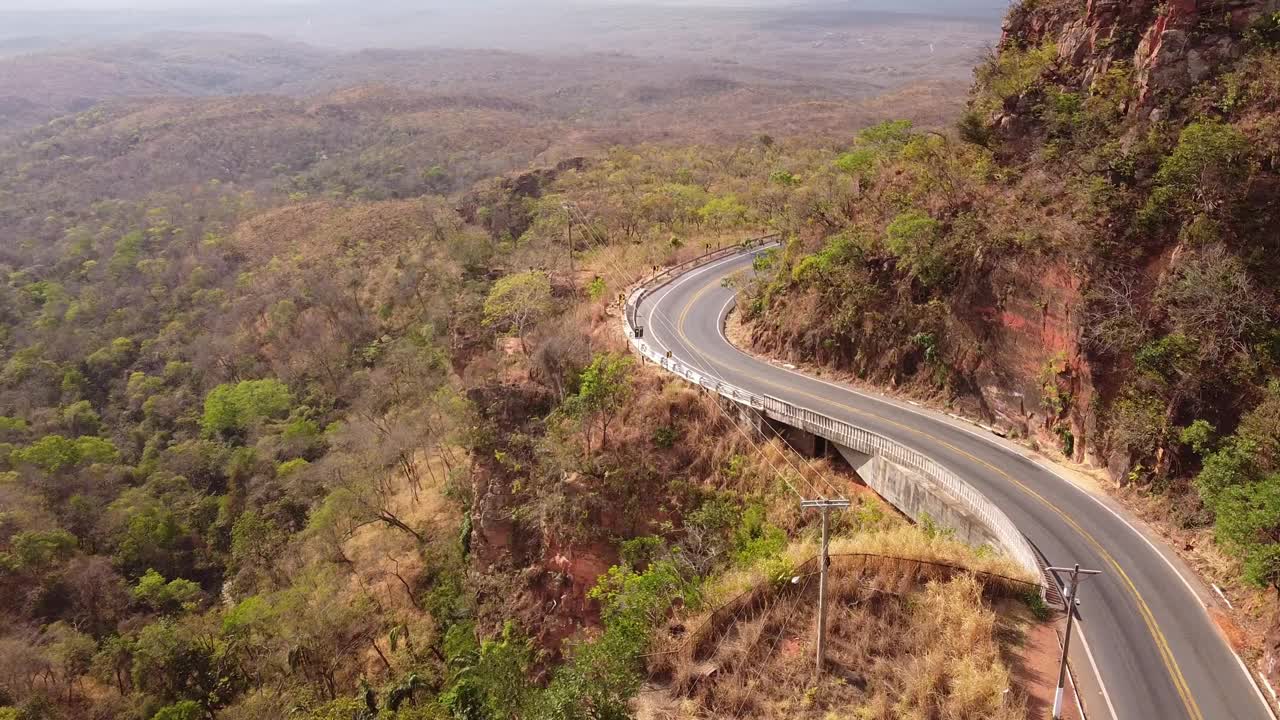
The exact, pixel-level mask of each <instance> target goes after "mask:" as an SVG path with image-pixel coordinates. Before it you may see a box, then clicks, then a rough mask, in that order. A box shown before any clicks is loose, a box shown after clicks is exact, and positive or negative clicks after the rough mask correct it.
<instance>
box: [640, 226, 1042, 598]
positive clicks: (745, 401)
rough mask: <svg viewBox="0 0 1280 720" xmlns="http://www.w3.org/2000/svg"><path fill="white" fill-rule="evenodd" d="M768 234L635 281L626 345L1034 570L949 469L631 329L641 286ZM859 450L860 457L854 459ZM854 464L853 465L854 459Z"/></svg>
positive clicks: (914, 512) (1019, 543)
mask: <svg viewBox="0 0 1280 720" xmlns="http://www.w3.org/2000/svg"><path fill="white" fill-rule="evenodd" d="M774 241H775V239H774V238H759V239H756V240H750V241H747V242H746V243H743V244H742V245H740V246H734V247H731V248H723V249H720V250H716V251H714V252H711V253H708V254H706V255H703V256H701V257H698V258H694V259H693V260H689V261H686V262H684V263H681V264H680V265H678V266H676V267H673V268H667V269H666V270H662V271H661V272H658V273H656V274H655V275H654V276H652V277H650V278H649V279H647V280H645V281H644V282H642V283H641V284H640V285H639V287H637V288H636V289H635V290H634V291H633V292H632V293H631V295H630V296H629V297H628V298H627V300H626V305H625V308H624V312H623V318H624V319H623V323H624V330H625V332H626V334H627V338H628V339H629V340H630V343H631V347H632V349H633V350H634V351H635V352H636V353H638V354H639V355H640V356H642V357H644V358H646V359H647V360H650V361H652V362H653V363H655V364H657V365H658V366H660V367H662V368H663V369H665V370H667V371H668V372H671V373H673V374H675V375H678V376H680V377H682V378H684V379H685V380H687V381H689V382H691V383H693V384H694V385H697V386H699V387H702V388H705V389H706V390H708V391H710V392H714V393H716V394H717V395H719V396H721V397H723V398H725V399H728V400H731V401H733V402H734V403H737V404H738V405H740V406H742V407H744V408H749V409H750V410H753V411H755V412H756V413H759V414H760V415H761V416H763V417H767V418H769V419H771V420H774V421H777V422H781V423H785V424H787V425H790V426H791V427H794V428H798V429H801V430H804V431H806V432H809V433H812V434H814V435H817V436H819V437H823V438H826V439H827V440H829V441H831V442H834V443H835V444H836V445H837V446H838V447H839V448H840V449H841V452H842V453H845V454H846V457H848V458H850V462H851V464H854V467H855V468H859V475H861V477H862V478H863V480H864V481H865V482H866V483H867V485H869V486H870V487H871V488H872V489H874V490H875V491H876V492H877V493H879V494H880V496H881V497H883V498H884V499H885V500H886V501H888V502H890V503H891V504H893V506H894V507H896V508H898V509H899V510H901V511H902V512H903V513H905V514H907V515H908V516H910V517H912V518H915V519H916V520H917V521H919V520H922V519H923V518H924V516H925V515H928V516H929V518H930V519H931V520H932V521H933V522H934V523H936V524H937V525H939V526H941V527H945V528H949V529H951V530H952V531H954V532H955V535H956V537H957V538H958V539H961V540H964V541H966V542H969V543H970V544H972V545H975V546H979V545H984V544H985V545H990V546H991V547H993V548H997V549H999V550H1000V551H1001V552H1003V553H1005V554H1006V555H1008V556H1009V557H1011V558H1013V559H1014V560H1015V561H1017V562H1018V564H1019V565H1021V566H1022V567H1023V568H1024V569H1026V570H1027V572H1028V573H1030V574H1031V575H1032V576H1033V577H1037V578H1039V577H1042V573H1041V570H1040V565H1039V563H1038V561H1037V559H1036V555H1035V552H1034V550H1032V548H1031V544H1030V543H1029V542H1027V539H1026V538H1025V537H1024V536H1023V535H1022V533H1021V532H1020V531H1019V530H1018V528H1017V526H1015V525H1014V524H1013V521H1012V520H1010V519H1009V517H1008V516H1007V515H1005V514H1004V512H1003V511H1001V510H1000V508H998V507H997V506H996V505H995V503H992V502H991V501H990V500H989V499H987V497H986V496H984V495H983V494H982V493H980V492H978V491H977V490H976V489H975V488H974V487H973V486H972V485H970V484H969V483H967V482H965V481H964V480H963V479H961V478H960V477H959V476H958V475H956V474H955V473H954V472H952V471H950V470H949V469H947V468H946V467H943V466H942V465H941V464H939V463H937V462H936V461H934V460H933V459H932V458H929V457H927V456H925V455H923V454H921V453H919V452H916V451H915V450H913V449H911V448H909V447H907V446H905V445H902V444H900V443H898V442H896V441H894V440H890V439H889V438H886V437H884V436H882V435H879V434H877V433H874V432H871V431H870V430H867V429H865V428H861V427H858V426H856V425H853V424H851V423H847V422H845V421H843V420H837V419H835V418H833V417H830V416H829V415H825V414H823V413H819V412H816V411H813V410H810V409H808V408H803V407H798V406H796V405H794V404H792V403H789V402H786V401H784V400H780V399H778V398H775V397H772V396H768V395H758V394H756V393H752V392H750V391H748V390H745V389H743V388H739V387H737V386H736V385H733V384H732V383H729V382H726V381H724V380H721V379H719V378H717V377H713V376H711V375H709V374H706V373H705V372H704V371H703V370H702V369H700V368H698V367H697V366H696V365H690V364H688V363H686V362H685V361H684V360H682V359H680V358H677V357H674V356H668V354H667V353H663V352H659V351H657V350H656V349H654V348H653V347H652V346H651V345H650V344H649V343H648V341H647V340H646V339H645V337H644V334H643V331H641V332H640V333H637V322H638V320H637V318H638V317H639V308H640V303H641V302H642V301H643V299H644V297H645V296H646V295H647V294H648V293H651V292H653V291H654V290H657V289H659V288H661V287H662V286H664V285H666V284H667V283H670V282H671V281H673V280H675V279H676V278H678V277H679V276H680V275H683V274H684V273H686V272H688V271H690V270H693V269H695V268H698V267H702V266H704V265H706V264H708V263H712V262H716V261H718V260H721V259H724V258H726V257H733V256H736V255H741V254H746V253H751V254H755V253H758V252H761V251H764V250H768V249H770V248H771V247H773V246H774ZM860 458H861V459H860ZM860 466H861V467H860Z"/></svg>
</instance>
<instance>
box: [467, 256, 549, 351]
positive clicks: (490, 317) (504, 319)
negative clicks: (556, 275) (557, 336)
mask: <svg viewBox="0 0 1280 720" xmlns="http://www.w3.org/2000/svg"><path fill="white" fill-rule="evenodd" d="M551 301H552V297H551V281H550V280H549V279H548V278H547V275H546V273H542V272H537V271H532V270H531V271H529V272H524V273H516V274H514V275H508V276H506V277H504V278H502V279H501V280H498V282H496V283H494V284H493V288H492V289H491V290H490V291H489V297H488V298H486V299H485V301H484V324H485V325H488V326H490V327H496V328H500V329H507V330H509V331H510V332H511V333H512V334H513V335H515V336H516V337H518V338H519V339H520V350H521V351H523V352H524V354H525V355H528V354H529V348H528V347H527V346H526V345H525V341H524V338H525V332H526V331H527V330H528V329H529V328H530V327H531V326H532V325H534V324H535V323H537V322H539V321H541V320H542V319H543V318H545V317H546V316H547V315H548V314H550V313H551V309H552V303H551Z"/></svg>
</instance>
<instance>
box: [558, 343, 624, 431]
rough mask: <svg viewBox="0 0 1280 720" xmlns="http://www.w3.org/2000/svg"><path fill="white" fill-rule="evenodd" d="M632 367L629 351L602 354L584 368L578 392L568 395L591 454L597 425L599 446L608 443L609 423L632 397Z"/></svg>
mask: <svg viewBox="0 0 1280 720" xmlns="http://www.w3.org/2000/svg"><path fill="white" fill-rule="evenodd" d="M631 368H632V364H631V357H630V356H628V355H615V354H602V355H597V356H596V357H595V359H593V360H592V361H591V364H590V365H588V366H587V368H586V369H585V370H583V371H582V376H581V377H580V378H579V382H578V394H577V395H575V396H572V397H570V398H569V400H568V402H567V407H568V409H569V412H570V413H572V414H573V415H574V416H576V417H578V418H579V419H580V420H581V421H582V423H583V429H584V433H585V436H586V450H587V454H588V455H589V454H590V453H591V446H592V436H593V435H594V430H595V428H599V430H600V447H601V448H602V449H603V448H607V447H608V446H609V426H610V425H611V424H612V423H613V421H614V419H615V418H616V417H617V414H618V411H619V410H621V409H622V407H623V406H624V405H625V404H626V402H627V400H628V399H630V397H631V393H632V387H631Z"/></svg>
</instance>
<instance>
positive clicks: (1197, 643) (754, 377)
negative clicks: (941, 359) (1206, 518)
mask: <svg viewBox="0 0 1280 720" xmlns="http://www.w3.org/2000/svg"><path fill="white" fill-rule="evenodd" d="M753 257H754V255H752V254H740V255H735V256H732V257H729V258H725V259H721V260H718V261H715V262H712V263H710V264H707V265H704V266H702V267H698V268H696V269H693V270H690V271H688V272H687V273H685V274H683V275H681V276H679V277H678V278H676V279H675V280H673V281H671V282H670V283H668V284H667V285H665V286H663V287H660V288H658V289H656V290H654V291H653V292H651V293H649V294H648V295H646V296H645V297H644V299H643V300H642V301H641V304H640V306H639V308H638V319H639V321H640V323H641V324H642V325H643V327H644V328H645V334H644V340H645V342H648V343H649V344H650V345H651V346H652V347H654V348H656V349H658V350H659V351H660V352H665V351H670V352H671V353H672V354H673V356H674V357H675V358H676V359H679V360H680V361H682V362H684V363H685V364H687V365H689V366H691V367H694V368H697V369H698V370H699V371H700V372H703V373H706V374H707V375H710V376H713V377H716V378H718V379H722V380H724V381H727V382H729V383H732V384H733V385H736V386H738V387H740V388H743V389H745V390H749V391H751V392H753V393H757V394H760V395H770V396H773V397H776V398H779V399H782V400H786V401H788V402H791V403H794V404H796V405H798V406H804V407H807V408H809V409H811V410H815V411H819V412H823V413H826V414H828V415H830V416H832V417H835V418H837V419H840V420H844V421H847V422H849V423H853V424H856V425H859V426H861V427H863V428H866V429H868V430H871V431H874V432H877V433H880V434H882V435H884V436H887V437H889V438H891V439H893V440H896V441H898V442H900V443H902V444H904V445H907V446H910V447H912V448H914V449H916V450H918V451H920V452H922V453H925V454H927V455H929V456H931V457H932V458H933V459H934V460H936V461H938V462H940V463H942V464H943V465H945V466H947V467H949V468H950V469H951V470H953V471H954V472H956V473H958V474H959V475H960V476H961V477H963V478H964V479H965V480H967V481H969V482H970V483H971V484H972V485H973V486H974V487H975V488H977V489H978V490H979V491H981V492H983V493H984V494H985V495H986V496H987V497H988V498H990V499H991V500H992V501H993V502H994V503H996V504H997V505H998V506H999V507H1000V508H1001V509H1002V510H1004V512H1005V513H1006V514H1007V515H1008V516H1009V517H1010V518H1011V519H1012V520H1013V522H1014V523H1016V524H1017V526H1018V527H1019V528H1020V529H1021V530H1022V532H1023V533H1024V534H1025V535H1026V536H1027V538H1028V539H1029V540H1030V541H1031V543H1032V544H1033V545H1034V546H1035V548H1036V549H1037V550H1038V551H1039V552H1040V553H1041V554H1042V555H1043V556H1044V558H1045V559H1046V560H1048V561H1049V562H1050V563H1051V564H1057V565H1069V564H1071V563H1076V562H1078V563H1080V565H1081V566H1082V567H1086V568H1096V569H1099V570H1102V571H1103V574H1102V575H1100V576H1098V577H1096V578H1094V579H1091V580H1089V581H1088V582H1087V583H1085V584H1084V585H1083V587H1082V590H1081V593H1080V600H1081V603H1082V604H1081V606H1080V608H1079V614H1078V615H1077V619H1078V621H1079V622H1078V623H1077V625H1076V627H1077V629H1078V632H1079V634H1078V635H1077V636H1076V637H1075V640H1074V642H1073V643H1072V651H1073V652H1072V667H1073V669H1074V673H1075V675H1076V676H1077V678H1078V681H1079V692H1080V695H1081V697H1082V698H1083V700H1084V704H1085V710H1086V711H1087V713H1088V716H1089V717H1090V718H1093V719H1095V720H1097V719H1107V720H1112V719H1114V720H1131V719H1135V720H1136V719H1142V720H1148V719H1149V720H1274V715H1272V713H1271V710H1270V707H1269V706H1268V705H1267V704H1266V702H1265V700H1264V699H1263V697H1262V694H1261V691H1260V690H1259V689H1258V686H1257V685H1256V684H1255V683H1254V682H1253V681H1252V679H1251V678H1250V676H1249V670H1248V669H1247V668H1246V667H1245V665H1244V663H1243V662H1241V660H1240V659H1239V657H1238V656H1237V655H1236V654H1235V653H1234V652H1233V651H1232V649H1231V648H1230V646H1229V645H1228V643H1227V641H1226V639H1225V638H1224V636H1223V635H1222V633H1221V632H1220V631H1219V629H1218V627H1217V625H1216V624H1215V622H1214V620H1213V618H1212V617H1211V615H1210V608H1212V607H1216V605H1215V603H1216V602H1217V601H1216V599H1215V598H1214V596H1213V595H1212V594H1211V593H1210V592H1209V591H1208V590H1207V588H1205V587H1203V585H1202V584H1201V583H1200V582H1199V581H1198V580H1197V579H1196V577H1195V576H1194V575H1193V574H1192V573H1191V572H1190V571H1189V570H1188V569H1187V568H1186V566H1185V565H1183V563H1182V562H1181V561H1180V560H1179V559H1178V558H1177V557H1176V556H1174V555H1173V554H1172V553H1170V552H1168V551H1167V550H1165V549H1163V548H1161V546H1160V543H1159V541H1158V540H1155V539H1154V536H1152V535H1151V534H1150V532H1149V531H1147V530H1144V529H1140V528H1141V527H1142V526H1141V525H1140V524H1139V523H1138V522H1136V521H1133V520H1131V519H1127V514H1126V513H1125V512H1124V511H1123V510H1121V509H1120V508H1119V507H1118V506H1117V505H1115V503H1114V502H1113V501H1110V500H1109V499H1107V498H1105V497H1100V496H1099V495H1098V494H1095V493H1093V492H1090V491H1088V490H1085V489H1083V488H1082V487H1080V486H1078V485H1076V484H1074V483H1073V482H1071V481H1070V480H1068V479H1066V478H1065V477H1064V476H1062V475H1060V474H1058V472H1056V471H1055V470H1054V469H1052V468H1051V467H1050V466H1048V465H1047V464H1044V463H1042V462H1040V461H1039V460H1037V459H1035V458H1034V457H1033V456H1032V455H1031V454H1030V453H1029V452H1028V451H1026V450H1025V449H1022V448H1020V447H1018V446H1017V445H1014V444H1013V443H1010V442H1007V441H1005V440H1003V439H1001V438H998V437H996V436H994V435H991V434H990V433H986V432H984V431H982V430H980V429H978V428H976V427H974V426H971V425H968V424H967V423H963V422H959V421H956V420H953V419H951V418H949V417H947V416H945V415H943V414H941V413H934V412H931V411H928V410H922V409H920V408H916V407H913V406H911V405H908V404H905V403H900V402H897V401H894V400H890V399H886V398H882V397H878V396H873V395H870V394H867V393H865V392H861V391H858V390H854V389H853V388H851V387H848V386H844V385H840V384H837V383H831V382H827V381H825V380H820V379H816V378H813V377H811V376H808V375H804V374H802V373H799V372H796V371H793V370H789V369H787V368H784V367H779V366H776V365H773V364H770V363H767V362H764V361H762V360H759V359H757V358H755V357H753V356H751V355H748V354H746V353H744V352H742V351H741V350H738V349H737V348H736V347H734V346H733V345H732V344H731V343H730V342H729V341H728V339H727V338H726V337H725V335H724V323H725V318H726V317H727V315H728V314H729V312H730V310H731V309H732V307H733V302H734V291H733V290H731V289H729V288H726V287H723V286H722V280H723V279H725V278H726V277H728V276H730V275H732V274H734V273H737V272H739V271H746V272H751V261H752V258H753Z"/></svg>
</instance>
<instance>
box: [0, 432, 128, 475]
mask: <svg viewBox="0 0 1280 720" xmlns="http://www.w3.org/2000/svg"><path fill="white" fill-rule="evenodd" d="M119 457H120V451H119V450H117V449H116V446H115V445H114V444H112V442H111V441H110V440H104V439H103V438H100V437H93V436H82V437H78V438H76V439H74V440H72V439H70V438H67V437H65V436H62V435H45V436H44V437H42V438H40V439H39V440H37V441H35V442H34V443H32V444H31V445H28V446H27V447H25V448H23V449H21V450H19V451H17V452H15V453H14V459H16V460H17V461H18V462H23V463H28V464H31V465H35V466H36V467H38V468H40V469H41V470H44V471H45V472H48V473H57V472H61V471H63V470H66V469H68V468H72V467H75V466H77V465H89V464H93V463H113V462H115V461H116V460H118V459H119Z"/></svg>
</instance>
